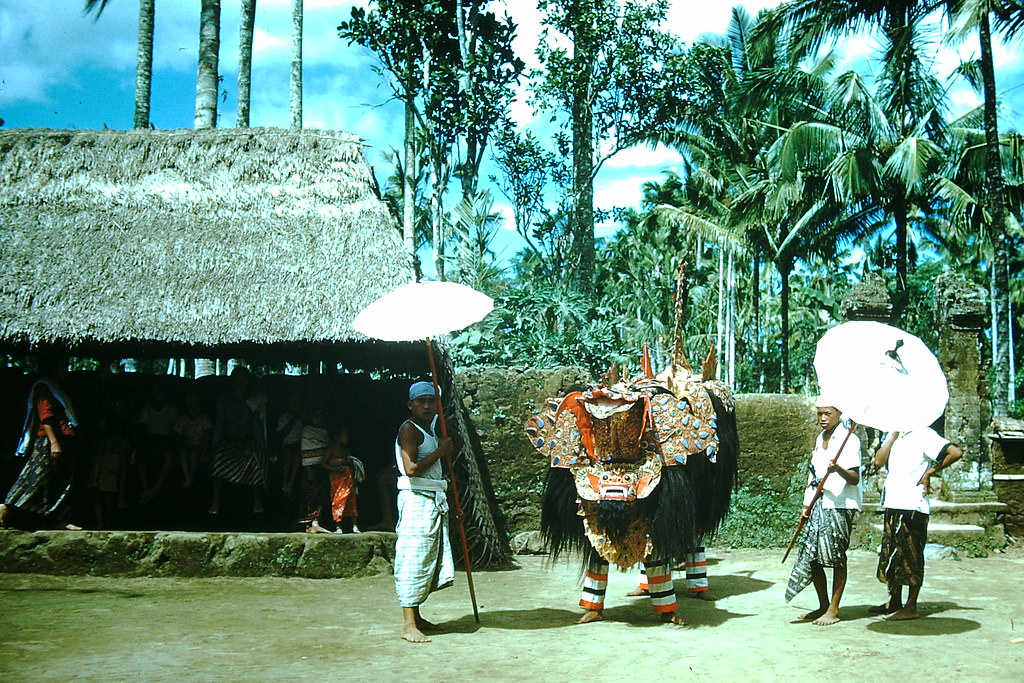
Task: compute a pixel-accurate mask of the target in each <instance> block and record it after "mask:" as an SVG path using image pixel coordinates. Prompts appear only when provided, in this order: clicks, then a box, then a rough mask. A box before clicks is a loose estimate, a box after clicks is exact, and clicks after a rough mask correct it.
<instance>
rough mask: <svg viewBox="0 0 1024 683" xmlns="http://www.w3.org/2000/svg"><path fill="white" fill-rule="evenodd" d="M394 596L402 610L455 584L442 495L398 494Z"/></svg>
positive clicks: (446, 517) (453, 565) (419, 492)
mask: <svg viewBox="0 0 1024 683" xmlns="http://www.w3.org/2000/svg"><path fill="white" fill-rule="evenodd" d="M396 532H397V533H398V540H397V541H396V543H395V592H396V593H397V594H398V602H399V604H400V605H401V606H402V607H418V606H420V605H421V604H423V602H424V601H425V600H426V599H427V596H428V595H430V593H431V592H432V591H435V590H440V589H442V588H446V587H448V586H450V585H451V584H452V582H453V581H454V580H455V562H454V560H453V559H452V545H451V539H450V538H449V535H448V498H447V497H446V495H445V493H444V491H423V490H410V489H405V490H400V491H399V492H398V528H397V529H396Z"/></svg>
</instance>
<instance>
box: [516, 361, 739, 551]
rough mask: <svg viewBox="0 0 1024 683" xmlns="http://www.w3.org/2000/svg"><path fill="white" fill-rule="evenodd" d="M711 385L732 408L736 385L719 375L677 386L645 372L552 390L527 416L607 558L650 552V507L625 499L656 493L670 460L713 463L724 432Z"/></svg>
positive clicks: (672, 462) (531, 432)
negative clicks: (559, 393) (564, 473)
mask: <svg viewBox="0 0 1024 683" xmlns="http://www.w3.org/2000/svg"><path fill="white" fill-rule="evenodd" d="M709 390H710V391H712V392H714V394H715V396H716V398H717V399H718V400H719V401H720V404H722V405H723V406H725V407H726V408H727V409H728V410H729V411H730V412H731V411H732V408H733V398H732V393H731V391H730V390H729V388H728V387H727V386H726V385H724V384H721V383H720V382H700V381H698V379H697V378H694V379H693V381H684V382H681V383H677V384H676V391H677V393H676V394H673V393H672V392H671V391H669V389H668V387H667V385H666V384H664V383H661V382H658V381H657V380H655V379H653V378H650V377H646V378H642V379H640V380H638V381H636V382H632V383H629V384H624V383H617V384H614V385H612V386H600V385H598V386H591V387H589V388H588V389H586V390H585V391H575V392H572V393H569V394H568V395H566V396H564V397H562V398H549V399H548V400H547V406H548V410H547V411H545V412H544V413H541V414H539V415H535V416H534V417H532V418H530V419H529V420H528V421H527V423H526V425H525V429H526V433H527V435H528V436H529V438H530V440H531V442H532V443H533V445H534V447H535V448H536V449H537V450H538V451H540V452H541V453H542V454H544V455H545V456H546V457H547V458H548V462H549V464H550V467H551V468H552V469H553V470H554V469H558V470H568V471H569V472H568V473H569V474H570V475H571V478H572V481H573V483H574V484H575V493H576V497H577V503H578V512H577V514H578V515H579V516H580V517H583V522H584V530H585V534H586V537H587V538H588V540H589V541H590V544H591V545H592V546H593V547H594V548H595V549H596V550H597V551H598V553H599V554H601V555H602V556H603V557H605V558H606V559H608V560H609V561H611V562H614V563H616V564H619V565H620V566H628V565H630V564H634V563H635V562H638V561H640V560H642V559H643V557H644V556H645V555H646V554H649V553H650V552H651V542H650V535H649V528H648V524H647V522H646V521H645V517H646V515H645V514H644V512H643V511H642V510H635V511H633V512H632V513H627V511H626V509H624V508H623V507H622V506H623V505H626V506H630V507H632V506H635V505H637V504H638V503H641V502H642V501H643V500H644V499H646V498H648V497H649V496H651V494H652V493H653V492H654V491H655V490H656V489H657V487H658V486H659V485H660V484H661V483H662V479H663V474H664V472H663V469H664V468H666V467H678V466H682V465H685V464H686V463H687V460H688V458H691V457H702V458H706V459H707V460H708V461H710V462H711V463H715V461H716V457H717V455H718V452H719V448H720V439H719V434H718V418H717V415H716V412H715V407H714V405H713V404H712V401H711V398H710V396H709V393H708V392H709ZM613 510H614V512H613Z"/></svg>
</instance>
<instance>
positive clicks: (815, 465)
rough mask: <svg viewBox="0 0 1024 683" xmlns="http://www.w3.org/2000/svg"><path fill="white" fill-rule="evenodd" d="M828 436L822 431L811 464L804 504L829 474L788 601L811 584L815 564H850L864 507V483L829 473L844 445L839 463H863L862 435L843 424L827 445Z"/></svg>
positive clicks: (793, 575)
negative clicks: (848, 558)
mask: <svg viewBox="0 0 1024 683" xmlns="http://www.w3.org/2000/svg"><path fill="white" fill-rule="evenodd" d="M848 434H849V439H847V435H848ZM824 436H825V435H824V434H819V435H818V438H817V439H816V440H815V442H814V450H813V451H812V452H811V461H810V463H809V464H808V466H807V468H808V472H807V487H806V488H805V489H804V507H806V506H807V505H810V502H811V499H812V498H813V497H814V492H815V490H816V489H817V488H818V484H819V483H821V480H822V479H823V478H825V477H826V475H828V476H827V478H825V486H824V487H823V488H822V490H821V496H820V497H819V498H818V500H817V501H815V503H814V506H813V507H812V508H811V510H810V513H809V516H808V518H807V523H806V524H805V525H804V530H803V535H801V537H800V547H799V549H798V550H797V555H796V562H795V564H794V565H793V571H792V573H791V574H790V576H789V584H788V585H787V586H786V602H789V601H790V600H792V599H793V598H794V597H795V596H796V594H797V593H799V592H800V591H802V590H803V589H804V588H806V587H807V586H808V585H810V583H811V565H812V564H818V565H820V566H822V567H845V566H846V550H847V548H849V547H850V532H851V531H852V530H853V522H854V519H855V518H856V515H857V511H858V510H860V507H861V500H862V497H861V490H860V483H859V482H858V483H857V484H850V483H849V482H847V481H846V480H845V479H843V478H842V477H841V476H839V474H837V473H834V472H833V473H832V474H828V466H829V464H830V463H831V462H832V459H833V458H835V457H836V454H837V453H839V449H840V447H842V449H843V452H842V453H839V460H837V461H836V464H837V465H839V466H840V467H842V468H843V469H847V470H851V469H854V468H859V467H860V465H861V462H860V439H859V438H857V436H856V435H855V434H850V432H849V430H847V429H846V428H845V427H843V425H841V424H840V425H838V426H836V428H835V430H833V432H832V436H831V438H830V439H829V442H828V447H826V446H825V445H824V441H825V439H824ZM844 441H846V445H845V446H843V442H844Z"/></svg>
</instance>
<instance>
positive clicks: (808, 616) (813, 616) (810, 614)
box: [800, 607, 828, 621]
mask: <svg viewBox="0 0 1024 683" xmlns="http://www.w3.org/2000/svg"><path fill="white" fill-rule="evenodd" d="M827 611H828V607H819V608H818V609H816V610H814V611H813V612H808V613H807V614H801V615H800V620H801V621H811V620H813V619H817V618H818V617H820V616H821V615H822V614H824V613H825V612H827Z"/></svg>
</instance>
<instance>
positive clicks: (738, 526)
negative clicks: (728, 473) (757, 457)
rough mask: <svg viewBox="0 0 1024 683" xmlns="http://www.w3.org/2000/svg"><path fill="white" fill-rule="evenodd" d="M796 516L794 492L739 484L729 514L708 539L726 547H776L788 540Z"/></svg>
mask: <svg viewBox="0 0 1024 683" xmlns="http://www.w3.org/2000/svg"><path fill="white" fill-rule="evenodd" d="M799 518H800V501H799V499H798V496H797V495H796V494H793V493H790V494H779V493H776V492H774V491H771V490H770V489H768V488H767V487H763V486H762V487H754V488H748V487H746V486H743V487H740V488H739V489H737V490H735V491H733V494H732V503H731V504H730V506H729V515H728V516H727V517H726V518H725V520H724V521H723V522H722V526H721V527H719V529H718V532H717V533H716V534H715V536H714V538H713V539H712V540H711V543H713V544H714V545H716V546H722V547H726V548H778V547H780V546H785V544H786V543H788V542H789V539H790V537H791V536H792V535H793V531H794V529H795V528H796V523H797V521H798V520H799Z"/></svg>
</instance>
